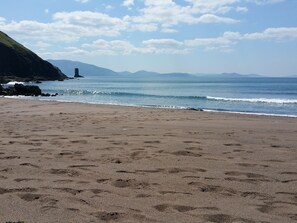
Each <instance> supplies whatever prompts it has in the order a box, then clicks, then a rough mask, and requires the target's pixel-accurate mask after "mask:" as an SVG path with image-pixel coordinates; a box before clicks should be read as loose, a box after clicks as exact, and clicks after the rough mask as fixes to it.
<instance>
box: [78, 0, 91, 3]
mask: <svg viewBox="0 0 297 223" xmlns="http://www.w3.org/2000/svg"><path fill="white" fill-rule="evenodd" d="M75 1H76V2H80V3H87V2H90V1H91V0H75Z"/></svg>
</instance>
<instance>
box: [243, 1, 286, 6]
mask: <svg viewBox="0 0 297 223" xmlns="http://www.w3.org/2000/svg"><path fill="white" fill-rule="evenodd" d="M247 1H248V2H253V3H256V4H257V5H267V4H275V3H279V2H284V1H285V0H247Z"/></svg>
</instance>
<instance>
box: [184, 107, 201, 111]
mask: <svg viewBox="0 0 297 223" xmlns="http://www.w3.org/2000/svg"><path fill="white" fill-rule="evenodd" d="M187 110H190V111H203V109H202V108H187Z"/></svg>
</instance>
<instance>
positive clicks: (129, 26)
mask: <svg viewBox="0 0 297 223" xmlns="http://www.w3.org/2000/svg"><path fill="white" fill-rule="evenodd" d="M0 5H1V7H0V30H1V31H3V32H5V33H7V34H8V35H10V36H11V37H12V38H14V39H16V40H17V41H19V42H20V43H22V44H23V45H25V46H26V47H28V48H30V49H31V50H33V51H34V52H36V53H37V54H38V55H39V56H41V57H42V58H44V59H70V60H77V61H82V62H86V63H91V64H95V65H98V66H101V67H106V68H110V69H113V70H115V71H124V70H127V71H137V70H149V71H157V72H189V73H222V72H238V73H243V74H248V73H258V74H263V75H270V76H282V75H296V74H297V13H296V12H297V1H296V0H0Z"/></svg>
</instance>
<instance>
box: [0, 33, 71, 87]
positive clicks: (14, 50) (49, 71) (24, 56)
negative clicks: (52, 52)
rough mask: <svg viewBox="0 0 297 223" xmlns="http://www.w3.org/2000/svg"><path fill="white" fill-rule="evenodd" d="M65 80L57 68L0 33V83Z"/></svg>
mask: <svg viewBox="0 0 297 223" xmlns="http://www.w3.org/2000/svg"><path fill="white" fill-rule="evenodd" d="M65 79H67V76H66V75H65V74H64V73H63V72H62V71H61V70H60V69H59V68H57V67H55V66H53V65H52V64H51V63H49V62H48V61H45V60H43V59H41V58H40V57H39V56H37V55H36V54H35V53H33V52H32V51H31V50H29V49H27V48H26V47H24V46H23V45H21V44H20V43H18V42H16V41H15V40H13V39H12V38H11V37H9V36H8V35H6V34H5V33H3V32H1V31H0V83H7V82H9V81H24V82H28V81H53V80H60V81H61V80H65Z"/></svg>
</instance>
